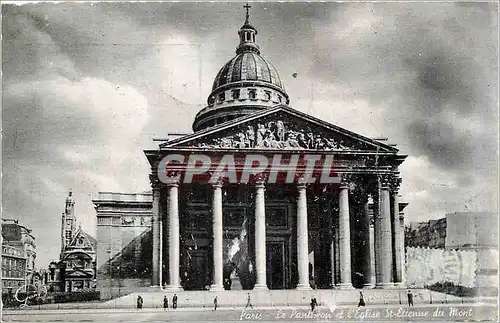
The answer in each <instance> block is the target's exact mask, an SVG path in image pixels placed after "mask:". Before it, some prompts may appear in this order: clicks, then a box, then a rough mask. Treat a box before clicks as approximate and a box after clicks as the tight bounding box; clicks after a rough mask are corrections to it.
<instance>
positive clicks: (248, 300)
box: [245, 293, 253, 310]
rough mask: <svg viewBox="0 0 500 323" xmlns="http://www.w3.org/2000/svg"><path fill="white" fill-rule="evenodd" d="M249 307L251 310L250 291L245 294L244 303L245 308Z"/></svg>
mask: <svg viewBox="0 0 500 323" xmlns="http://www.w3.org/2000/svg"><path fill="white" fill-rule="evenodd" d="M247 307H250V308H251V309H252V310H253V306H252V302H251V301H250V293H248V296H247V305H245V308H247Z"/></svg>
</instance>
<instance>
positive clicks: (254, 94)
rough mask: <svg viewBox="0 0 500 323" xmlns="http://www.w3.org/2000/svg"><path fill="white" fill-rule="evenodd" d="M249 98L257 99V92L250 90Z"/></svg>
mask: <svg viewBox="0 0 500 323" xmlns="http://www.w3.org/2000/svg"><path fill="white" fill-rule="evenodd" d="M248 97H249V98H250V100H255V98H256V97H257V90H254V89H252V90H248Z"/></svg>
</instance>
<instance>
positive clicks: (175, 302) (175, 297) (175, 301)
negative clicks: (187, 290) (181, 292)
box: [172, 294, 177, 310]
mask: <svg viewBox="0 0 500 323" xmlns="http://www.w3.org/2000/svg"><path fill="white" fill-rule="evenodd" d="M172 308H173V309H174V310H175V309H176V308H177V295H176V294H174V296H173V297H172Z"/></svg>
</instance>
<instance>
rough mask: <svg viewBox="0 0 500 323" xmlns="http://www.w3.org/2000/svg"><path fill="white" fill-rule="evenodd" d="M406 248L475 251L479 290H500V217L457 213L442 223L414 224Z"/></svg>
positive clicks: (495, 214) (406, 235)
mask: <svg viewBox="0 0 500 323" xmlns="http://www.w3.org/2000/svg"><path fill="white" fill-rule="evenodd" d="M405 245H406V247H423V248H439V249H447V250H464V251H467V250H468V251H474V252H475V254H476V263H477V270H476V272H475V286H476V287H477V288H479V290H480V291H481V290H485V289H491V288H496V286H498V260H499V256H498V213H494V212H455V213H448V214H446V217H445V218H442V219H439V220H431V221H428V222H413V223H410V225H409V226H407V227H406V228H405Z"/></svg>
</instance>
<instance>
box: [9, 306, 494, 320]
mask: <svg viewBox="0 0 500 323" xmlns="http://www.w3.org/2000/svg"><path fill="white" fill-rule="evenodd" d="M496 317H498V311H497V308H496V305H494V304H477V303H476V304H460V305H451V304H440V305H434V306H431V305H428V304H416V305H415V307H412V308H409V307H407V306H403V305H373V306H368V307H366V308H357V307H356V306H354V305H353V306H342V307H337V308H328V307H322V306H321V307H318V308H317V309H316V310H315V311H314V312H311V311H310V309H309V308H308V307H305V306H303V307H281V308H271V307H259V308H254V309H250V308H248V309H244V308H232V307H223V308H219V309H218V310H217V311H213V310H212V309H207V308H205V309H203V308H178V309H176V310H173V309H169V310H166V311H165V310H163V309H156V308H145V309H142V310H138V309H134V308H131V309H67V310H35V309H27V310H9V311H4V313H3V317H2V319H3V321H4V322H151V323H154V322H238V321H259V322H266V321H271V322H277V321H281V322H303V321H308V322H311V321H315V322H331V321H342V322H343V321H353V322H359V321H379V322H381V321H393V322H400V321H420V322H439V321H446V322H450V321H455V322H466V321H469V322H470V321H496V319H495V318H496Z"/></svg>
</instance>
